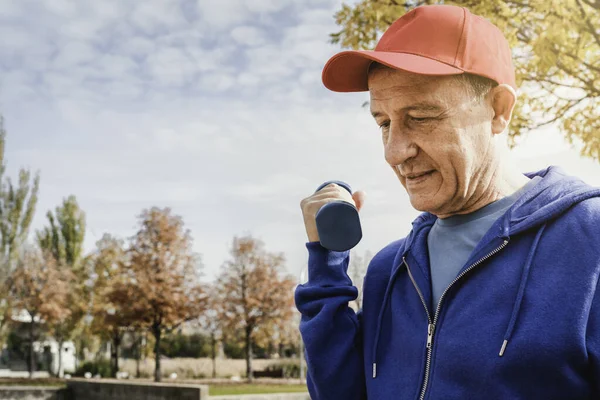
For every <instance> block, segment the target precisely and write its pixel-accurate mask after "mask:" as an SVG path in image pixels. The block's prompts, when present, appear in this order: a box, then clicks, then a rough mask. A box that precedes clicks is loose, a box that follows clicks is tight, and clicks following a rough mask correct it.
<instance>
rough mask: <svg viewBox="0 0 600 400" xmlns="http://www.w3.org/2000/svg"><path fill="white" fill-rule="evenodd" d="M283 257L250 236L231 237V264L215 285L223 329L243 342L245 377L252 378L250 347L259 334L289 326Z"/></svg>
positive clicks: (289, 284) (289, 300)
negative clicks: (239, 337)
mask: <svg viewBox="0 0 600 400" xmlns="http://www.w3.org/2000/svg"><path fill="white" fill-rule="evenodd" d="M284 261H285V258H284V256H283V254H275V253H269V252H267V251H265V249H264V243H263V242H262V241H260V240H258V239H255V238H253V237H252V236H244V237H235V238H234V240H233V245H232V248H231V260H229V261H227V262H225V264H223V266H222V269H221V274H220V275H219V277H218V279H217V283H216V287H217V292H218V293H219V297H220V298H221V299H222V303H221V307H220V310H219V312H220V319H221V322H222V324H223V326H224V329H225V330H227V331H228V332H230V333H238V334H239V336H241V337H242V338H243V340H244V349H245V353H246V374H247V376H248V379H250V380H251V379H252V378H253V370H252V358H253V355H252V346H253V344H254V343H255V342H256V339H257V338H258V337H259V336H260V333H261V330H262V331H263V333H264V331H268V330H269V329H271V330H273V329H276V327H277V326H282V325H284V324H286V323H290V322H291V319H292V317H293V315H294V314H293V305H294V304H293V295H292V291H293V288H294V286H295V282H294V280H293V279H292V278H291V277H289V276H285V275H284Z"/></svg>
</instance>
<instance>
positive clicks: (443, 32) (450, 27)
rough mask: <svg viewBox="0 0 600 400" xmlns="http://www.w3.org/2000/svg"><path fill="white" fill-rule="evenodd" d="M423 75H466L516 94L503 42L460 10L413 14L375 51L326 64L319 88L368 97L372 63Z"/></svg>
mask: <svg viewBox="0 0 600 400" xmlns="http://www.w3.org/2000/svg"><path fill="white" fill-rule="evenodd" d="M374 61H376V62H378V63H381V64H383V65H385V66H388V67H390V68H394V69H401V70H405V71H408V72H412V73H415V74H422V75H458V74H462V73H464V72H468V73H471V74H475V75H480V76H484V77H486V78H489V79H493V80H494V81H496V82H497V83H498V84H501V83H505V84H508V85H510V86H512V87H513V88H514V89H515V90H517V85H516V83H515V71H514V67H513V63H512V53H511V50H510V46H509V45H508V41H507V40H506V38H505V37H504V35H503V34H502V32H501V31H500V29H498V28H497V27H496V26H495V25H493V24H492V23H491V22H489V21H488V20H486V19H485V18H482V17H480V16H477V15H474V14H472V13H471V12H469V10H467V9H466V8H463V7H457V6H450V5H427V6H420V7H417V8H414V9H412V10H411V11H409V12H408V13H406V14H404V15H403V16H402V17H400V18H399V19H397V20H396V21H395V22H394V23H393V24H392V25H391V26H390V27H389V28H388V29H387V30H386V31H385V33H384V34H383V36H382V37H381V39H380V40H379V42H378V43H377V46H376V47H375V50H351V51H342V52H340V53H338V54H336V55H334V56H333V57H331V58H330V59H329V61H327V63H326V64H325V67H324V68H323V76H322V78H323V84H324V85H325V87H327V88H328V89H330V90H333V91H335V92H364V91H368V90H369V87H368V85H367V74H368V71H369V66H370V65H371V63H372V62H374Z"/></svg>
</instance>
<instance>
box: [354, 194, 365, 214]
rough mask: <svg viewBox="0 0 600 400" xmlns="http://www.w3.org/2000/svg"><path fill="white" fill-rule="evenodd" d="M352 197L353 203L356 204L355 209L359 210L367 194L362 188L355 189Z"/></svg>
mask: <svg viewBox="0 0 600 400" xmlns="http://www.w3.org/2000/svg"><path fill="white" fill-rule="evenodd" d="M352 199H354V203H355V204H356V208H357V210H359V211H360V209H361V208H362V206H363V205H364V204H365V200H366V199H367V194H366V193H365V192H364V191H362V190H357V191H356V192H354V193H353V194H352Z"/></svg>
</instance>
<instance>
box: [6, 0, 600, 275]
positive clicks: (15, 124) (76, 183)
mask: <svg viewBox="0 0 600 400" xmlns="http://www.w3.org/2000/svg"><path fill="white" fill-rule="evenodd" d="M346 3H352V2H351V1H350V2H348V1H347V2H346ZM340 6H341V0H252V1H245V0H219V1H213V0H147V1H144V2H138V1H124V0H104V1H93V2H92V1H89V2H80V1H74V0H72V1H69V0H52V1H50V0H46V1H32V0H0V37H1V38H2V40H0V113H2V115H3V116H4V118H5V128H6V130H7V132H8V137H7V147H6V161H7V164H8V165H7V173H8V175H9V176H11V177H12V178H13V179H14V178H16V176H17V173H18V169H19V168H21V167H24V168H29V169H31V170H32V171H34V172H35V171H39V172H40V176H41V185H40V193H39V202H38V206H37V212H36V215H35V218H34V221H33V224H32V232H35V230H37V229H41V228H42V227H43V226H44V225H45V224H46V219H45V213H46V211H47V210H49V209H54V208H55V207H56V206H57V205H59V204H60V203H61V202H62V200H63V198H66V197H67V196H69V195H71V194H73V195H75V196H76V197H77V200H78V202H79V204H80V206H81V207H82V208H83V210H84V211H85V212H86V219H87V229H86V238H85V243H84V245H85V249H86V250H87V251H91V250H93V248H94V245H95V242H96V241H97V240H99V239H100V238H101V237H102V235H103V234H104V233H110V234H113V235H116V236H119V237H121V238H123V239H127V238H129V237H131V236H132V235H134V234H135V232H136V226H137V223H138V220H137V216H138V215H139V214H140V213H141V212H142V210H144V209H147V208H150V207H153V206H157V207H170V208H171V209H172V211H173V213H175V214H177V215H180V216H181V217H182V218H183V220H184V222H185V226H186V228H188V229H190V231H191V235H192V237H193V239H194V249H195V250H196V251H197V252H198V253H200V254H201V255H202V261H203V265H204V273H205V279H206V280H211V279H213V278H214V276H215V274H217V273H218V271H219V268H220V267H221V265H222V264H223V262H224V261H226V260H227V259H229V249H230V248H231V244H232V240H233V237H234V236H235V235H237V236H241V235H246V234H252V235H253V236H254V237H256V238H258V239H260V240H262V241H264V243H265V247H266V249H267V250H268V251H272V252H283V253H285V255H286V258H287V264H286V265H287V268H288V271H289V272H290V273H292V274H293V275H294V276H296V277H299V276H300V275H301V271H302V269H303V268H304V267H305V265H306V261H307V259H308V254H307V251H306V247H305V243H306V240H307V238H306V232H305V229H304V224H303V220H302V213H301V210H300V201H301V200H302V198H304V197H307V196H309V195H310V194H312V193H313V192H314V190H315V189H316V188H317V187H318V186H319V185H320V184H321V183H323V182H325V181H328V180H332V179H340V180H344V181H346V182H348V183H349V184H350V185H351V186H352V188H353V189H362V190H365V191H366V193H367V201H366V203H365V206H364V208H363V209H362V210H361V214H360V215H361V224H362V228H363V239H362V241H361V242H360V243H359V244H358V246H357V247H356V248H355V251H356V252H358V253H364V252H365V251H367V250H368V251H371V252H376V251H378V250H379V249H381V248H382V247H383V246H385V245H386V244H388V243H389V242H391V241H393V240H396V239H398V238H401V237H403V236H405V235H407V234H408V233H409V231H410V228H411V221H412V220H413V219H414V218H416V217H417V216H418V215H419V212H418V211H416V210H414V209H413V208H412V206H411V205H410V202H409V200H408V196H407V194H406V192H405V191H404V188H403V187H402V185H401V184H400V182H399V181H398V180H397V178H396V177H395V175H394V174H393V172H392V171H391V169H390V168H389V166H388V165H387V164H386V163H385V161H384V158H383V147H382V144H381V140H380V133H379V131H378V128H377V126H376V124H375V123H374V121H373V120H372V118H371V116H370V115H369V112H368V109H366V108H363V107H361V105H362V104H363V102H365V101H366V100H368V95H367V94H366V93H352V94H349V93H345V94H344V93H334V92H330V91H328V90H327V89H325V88H324V86H323V84H322V83H321V70H322V68H323V65H324V64H325V62H326V61H327V59H328V58H329V57H330V56H331V55H333V54H335V53H336V52H338V51H340V50H341V49H340V48H339V47H338V46H337V45H334V44H331V43H330V42H329V34H330V33H333V32H335V31H337V30H338V27H337V26H336V24H335V20H334V17H333V15H334V13H335V11H336V10H338V9H339V8H340ZM578 149H579V148H578V146H577V145H575V146H571V145H569V144H567V142H566V141H564V140H563V138H562V136H561V134H560V132H559V131H558V130H557V129H556V128H554V127H550V128H547V129H544V130H540V131H538V132H534V133H531V134H529V135H528V136H527V137H525V138H523V139H522V141H521V143H520V144H519V146H518V147H517V148H516V149H515V151H514V156H515V157H516V160H517V162H518V163H519V168H520V170H521V171H523V172H525V171H534V170H540V169H544V168H546V167H547V166H548V165H560V166H562V167H563V168H564V169H565V170H566V171H567V172H568V173H570V174H573V175H577V176H579V177H580V178H581V179H583V180H584V181H586V182H588V183H590V184H592V185H596V186H600V163H598V162H596V161H593V160H589V159H585V158H582V157H580V156H579V152H578Z"/></svg>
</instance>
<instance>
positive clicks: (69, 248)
mask: <svg viewBox="0 0 600 400" xmlns="http://www.w3.org/2000/svg"><path fill="white" fill-rule="evenodd" d="M46 216H47V218H48V222H49V226H46V227H45V228H44V229H43V230H42V231H38V232H37V240H38V244H39V246H40V247H41V248H42V249H44V250H45V251H47V252H48V253H49V254H52V256H53V257H54V258H55V259H56V261H57V265H59V266H62V267H64V268H67V269H69V271H70V273H71V274H72V277H73V279H72V280H70V281H69V291H68V297H69V301H68V303H67V304H68V307H69V310H70V313H69V317H68V318H65V319H55V320H54V321H53V323H52V324H51V325H50V327H51V332H52V336H53V337H54V339H55V340H56V341H57V343H58V348H59V352H58V354H59V356H58V373H57V375H58V376H62V373H63V371H62V346H63V343H64V342H65V341H67V340H69V339H71V338H72V337H73V336H74V335H75V332H76V331H77V330H78V329H79V328H80V322H81V320H82V319H83V317H84V316H85V315H86V312H87V306H88V303H89V296H90V291H89V288H88V286H86V282H87V280H88V278H89V273H88V270H87V268H85V262H84V259H85V257H83V241H84V239H85V213H84V212H83V210H81V208H80V207H79V205H78V203H77V199H76V198H75V196H73V195H71V196H69V197H67V198H66V199H63V203H62V205H60V206H58V207H56V209H55V215H53V214H52V212H51V211H48V213H47V214H46Z"/></svg>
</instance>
